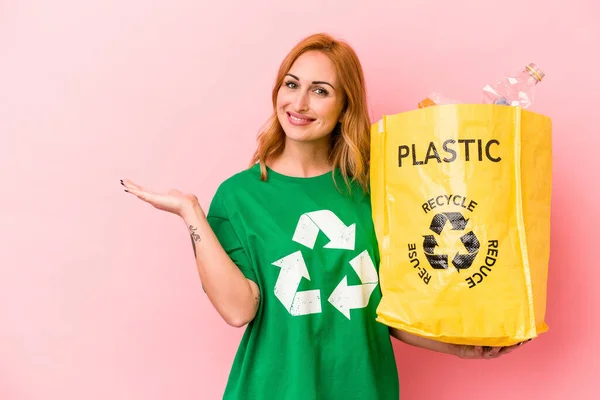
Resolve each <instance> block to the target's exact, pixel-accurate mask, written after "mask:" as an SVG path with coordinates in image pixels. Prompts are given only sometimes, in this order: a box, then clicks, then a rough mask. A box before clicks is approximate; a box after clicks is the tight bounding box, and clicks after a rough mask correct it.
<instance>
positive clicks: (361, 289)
mask: <svg viewBox="0 0 600 400" xmlns="http://www.w3.org/2000/svg"><path fill="white" fill-rule="evenodd" d="M350 265H352V269H354V271H355V272H356V274H357V275H358V277H359V278H360V281H361V283H362V284H361V285H354V286H348V278H347V276H344V277H343V278H342V280H341V281H340V283H339V284H338V285H337V287H336V288H335V290H334V291H333V293H331V296H329V299H328V300H329V302H330V303H331V304H332V305H333V306H334V307H335V308H337V309H338V311H339V312H341V313H342V314H344V315H345V316H346V318H348V319H350V310H352V309H356V308H364V307H366V306H367V304H369V299H370V298H371V294H372V293H373V290H374V289H375V287H376V286H377V284H378V283H379V278H378V276H377V270H376V269H375V264H373V260H372V259H371V257H370V256H369V253H368V252H367V250H365V251H363V252H362V253H360V254H359V255H358V256H356V257H354V258H353V259H352V260H351V261H350Z"/></svg>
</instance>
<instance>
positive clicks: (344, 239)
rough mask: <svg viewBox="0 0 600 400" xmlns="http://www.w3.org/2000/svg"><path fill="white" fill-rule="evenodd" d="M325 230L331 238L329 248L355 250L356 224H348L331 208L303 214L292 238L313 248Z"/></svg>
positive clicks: (326, 246)
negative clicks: (320, 232) (320, 233)
mask: <svg viewBox="0 0 600 400" xmlns="http://www.w3.org/2000/svg"><path fill="white" fill-rule="evenodd" d="M319 230H321V231H323V233H324V234H325V236H327V238H328V239H329V243H327V244H326V245H325V248H328V249H344V250H354V239H355V237H356V224H352V225H350V226H346V225H345V224H344V223H343V222H342V221H341V220H340V219H339V218H338V216H337V215H335V214H334V213H333V212H331V211H329V210H320V211H313V212H309V213H306V214H302V215H301V216H300V219H299V220H298V225H296V230H295V231H294V236H293V237H292V240H293V241H294V242H297V243H300V244H302V245H304V246H306V247H308V248H310V249H312V248H313V247H314V245H315V242H316V240H317V236H318V235H319Z"/></svg>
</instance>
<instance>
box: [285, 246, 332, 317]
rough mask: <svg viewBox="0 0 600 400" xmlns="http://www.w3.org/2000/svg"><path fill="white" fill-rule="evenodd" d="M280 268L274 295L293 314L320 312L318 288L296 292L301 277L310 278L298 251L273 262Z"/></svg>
mask: <svg viewBox="0 0 600 400" xmlns="http://www.w3.org/2000/svg"><path fill="white" fill-rule="evenodd" d="M273 265H275V266H277V267H279V268H281V271H280V272H279V276H278V277H277V282H276V283H275V296H276V297H277V298H278V299H279V301H281V303H282V304H283V305H284V306H285V308H286V310H288V312H289V313H290V314H292V315H294V316H297V315H306V314H317V313H320V312H321V292H320V290H318V289H316V290H306V291H303V292H298V286H300V282H301V281H302V278H305V279H308V280H310V275H309V274H308V269H307V268H306V263H305V262H304V258H303V257H302V253H301V252H300V251H296V252H295V253H292V254H289V255H287V256H285V257H283V258H281V259H279V260H277V261H275V262H274V263H273Z"/></svg>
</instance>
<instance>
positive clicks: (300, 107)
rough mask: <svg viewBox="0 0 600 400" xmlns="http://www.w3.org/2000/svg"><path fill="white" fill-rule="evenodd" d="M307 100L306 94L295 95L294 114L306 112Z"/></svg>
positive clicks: (299, 92) (300, 92)
mask: <svg viewBox="0 0 600 400" xmlns="http://www.w3.org/2000/svg"><path fill="white" fill-rule="evenodd" d="M308 104H309V98H308V93H306V92H304V91H298V92H297V94H296V101H295V102H294V108H295V111H296V112H302V111H307V110H308Z"/></svg>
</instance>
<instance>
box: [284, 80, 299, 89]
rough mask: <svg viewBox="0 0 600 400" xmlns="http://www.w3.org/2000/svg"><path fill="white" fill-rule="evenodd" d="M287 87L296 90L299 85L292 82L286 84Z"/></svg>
mask: <svg viewBox="0 0 600 400" xmlns="http://www.w3.org/2000/svg"><path fill="white" fill-rule="evenodd" d="M285 86H287V87H288V88H290V89H296V88H297V87H298V85H296V83H295V82H292V81H287V82H286V83H285Z"/></svg>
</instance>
